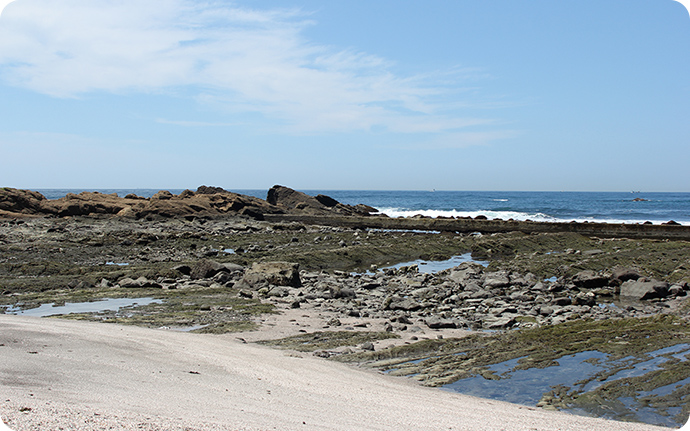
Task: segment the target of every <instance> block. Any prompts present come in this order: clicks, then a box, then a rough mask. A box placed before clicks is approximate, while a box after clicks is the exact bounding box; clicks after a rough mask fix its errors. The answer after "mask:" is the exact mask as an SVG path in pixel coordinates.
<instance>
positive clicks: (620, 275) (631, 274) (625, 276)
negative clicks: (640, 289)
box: [611, 266, 642, 284]
mask: <svg viewBox="0 0 690 431" xmlns="http://www.w3.org/2000/svg"><path fill="white" fill-rule="evenodd" d="M640 277H642V275H640V273H639V272H637V271H635V270H634V269H631V268H624V267H621V266H617V267H615V268H613V273H612V274H611V278H612V279H614V280H618V281H619V282H620V283H622V282H624V281H628V280H637V279H638V278H640ZM620 283H619V284H620Z"/></svg>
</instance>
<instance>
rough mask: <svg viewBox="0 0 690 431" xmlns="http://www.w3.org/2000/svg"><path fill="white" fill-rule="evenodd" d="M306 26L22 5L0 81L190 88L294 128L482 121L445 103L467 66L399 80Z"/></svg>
mask: <svg viewBox="0 0 690 431" xmlns="http://www.w3.org/2000/svg"><path fill="white" fill-rule="evenodd" d="M20 5H21V7H19V6H20ZM311 25H316V24H315V23H314V22H313V21H312V19H311V16H310V15H309V14H307V13H304V12H302V11H299V10H296V9H270V10H259V9H251V8H246V7H239V6H236V5H232V4H231V3H227V2H220V1H191V0H157V1H156V2H142V1H141V0H119V1H117V2H113V1H107V0H22V1H21V2H20V3H17V7H14V8H13V9H12V13H11V14H5V15H4V16H3V20H2V22H1V23H0V77H2V78H3V79H4V80H5V81H6V82H9V83H11V84H13V85H16V86H21V87H24V88H28V89H31V90H34V91H36V92H39V93H43V94H47V95H50V96H54V97H63V98H79V97H83V96H84V95H87V94H90V93H93V92H107V93H116V94H129V93H133V92H134V93H142V92H143V93H175V92H177V91H178V90H181V89H182V88H185V89H186V90H185V91H184V92H183V93H184V94H189V91H188V89H189V88H192V89H193V91H192V92H193V93H194V94H195V100H197V101H204V102H205V103H211V104H214V105H215V106H216V107H219V108H221V109H223V110H226V111H228V112H241V113H258V114H260V115H261V116H263V117H265V118H267V119H270V120H272V123H271V124H273V126H274V127H275V128H276V129H280V130H282V131H284V132H293V133H320V132H341V131H343V132H344V131H355V130H360V131H361V130H371V129H372V128H384V129H386V130H389V131H393V132H402V133H410V132H414V133H416V132H420V131H428V132H442V131H450V130H456V129H458V128H462V127H466V126H468V125H474V124H481V123H483V122H485V120H482V119H472V118H458V116H457V115H456V114H454V113H453V111H454V107H456V106H457V99H456V100H454V101H453V104H451V103H449V101H448V99H447V94H449V93H453V92H455V91H458V90H460V89H459V88H458V87H459V85H460V84H459V81H458V80H459V79H460V78H461V77H462V75H463V74H464V73H466V71H454V72H452V73H449V72H446V73H439V74H434V73H430V74H427V75H424V76H397V75H396V74H394V73H393V72H392V71H391V70H392V69H393V67H392V66H393V64H392V63H391V61H389V60H387V59H384V58H380V57H378V56H375V55H371V54H368V53H363V52H357V51H353V50H342V49H337V48H334V47H330V46H324V45H319V44H317V43H314V42H312V41H309V40H307V39H306V38H305V37H304V32H303V30H304V29H305V28H306V27H307V26H311ZM180 92H182V91H180ZM187 125H193V124H192V123H187Z"/></svg>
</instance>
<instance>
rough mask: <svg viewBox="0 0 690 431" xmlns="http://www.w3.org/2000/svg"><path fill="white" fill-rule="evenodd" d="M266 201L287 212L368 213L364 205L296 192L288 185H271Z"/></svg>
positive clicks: (316, 213)
mask: <svg viewBox="0 0 690 431" xmlns="http://www.w3.org/2000/svg"><path fill="white" fill-rule="evenodd" d="M266 202H268V203H269V204H271V205H275V206H277V207H280V208H283V209H285V210H287V211H288V212H295V211H296V212H302V213H306V214H314V215H327V214H334V213H335V214H339V215H346V216H347V215H360V216H362V215H368V214H369V212H368V211H366V210H365V211H363V209H365V208H364V207H353V206H351V205H344V204H341V203H340V202H338V201H337V200H335V199H333V198H331V197H329V196H325V195H317V196H316V197H314V196H309V195H308V194H306V193H302V192H298V191H297V190H293V189H291V188H289V187H284V186H279V185H275V186H273V187H271V189H270V190H269V191H268V194H267V195H266Z"/></svg>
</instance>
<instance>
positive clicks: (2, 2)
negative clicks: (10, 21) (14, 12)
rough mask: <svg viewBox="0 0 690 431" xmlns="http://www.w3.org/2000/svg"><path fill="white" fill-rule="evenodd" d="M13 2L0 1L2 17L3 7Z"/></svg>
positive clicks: (11, 0)
mask: <svg viewBox="0 0 690 431" xmlns="http://www.w3.org/2000/svg"><path fill="white" fill-rule="evenodd" d="M13 1H14V0H0V15H2V12H3V11H4V10H5V7H6V6H7V5H8V4H10V3H12V2H13Z"/></svg>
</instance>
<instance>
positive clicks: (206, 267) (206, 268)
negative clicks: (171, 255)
mask: <svg viewBox="0 0 690 431" xmlns="http://www.w3.org/2000/svg"><path fill="white" fill-rule="evenodd" d="M175 268H177V269H178V271H180V272H182V270H186V268H184V266H183V265H180V266H177V267H175ZM243 269H244V268H242V267H241V266H239V265H235V264H232V263H226V264H223V263H220V262H216V261H214V260H209V259H202V260H200V261H198V262H197V263H195V264H194V265H192V266H191V268H190V269H189V276H190V277H191V278H192V279H193V280H199V279H203V278H212V277H214V276H215V275H216V274H218V273H219V272H235V271H241V270H243ZM183 273H184V272H183Z"/></svg>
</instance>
